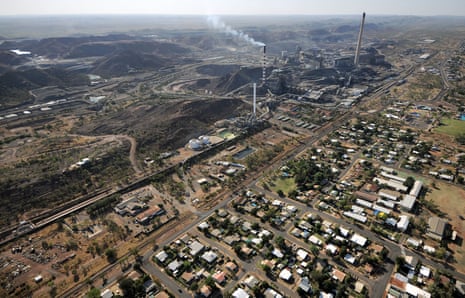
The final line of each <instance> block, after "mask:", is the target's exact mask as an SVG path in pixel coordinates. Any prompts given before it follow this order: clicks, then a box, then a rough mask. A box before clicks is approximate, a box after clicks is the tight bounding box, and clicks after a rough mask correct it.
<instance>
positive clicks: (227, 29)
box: [207, 16, 265, 47]
mask: <svg viewBox="0 0 465 298" xmlns="http://www.w3.org/2000/svg"><path fill="white" fill-rule="evenodd" d="M207 23H208V25H209V26H210V27H212V28H213V29H215V30H218V31H220V32H224V33H226V34H229V35H232V36H235V37H237V38H239V39H242V40H244V41H246V42H248V43H250V44H251V45H254V46H260V47H263V46H264V45H265V44H264V43H263V42H260V41H256V40H255V39H253V38H252V37H250V36H249V35H247V34H246V33H244V32H242V31H239V30H236V29H233V28H232V27H231V26H229V25H226V24H225V23H224V22H223V21H222V20H220V18H218V17H216V16H208V18H207Z"/></svg>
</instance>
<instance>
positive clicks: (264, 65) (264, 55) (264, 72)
mask: <svg viewBox="0 0 465 298" xmlns="http://www.w3.org/2000/svg"><path fill="white" fill-rule="evenodd" d="M262 82H263V85H265V83H266V45H263V66H262Z"/></svg>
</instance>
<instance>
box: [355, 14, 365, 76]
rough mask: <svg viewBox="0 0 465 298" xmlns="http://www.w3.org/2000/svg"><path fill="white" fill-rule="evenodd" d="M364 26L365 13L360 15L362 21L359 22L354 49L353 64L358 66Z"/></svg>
mask: <svg viewBox="0 0 465 298" xmlns="http://www.w3.org/2000/svg"><path fill="white" fill-rule="evenodd" d="M364 26H365V13H363V15H362V23H361V24H360V32H359V33H358V42H357V49H356V50H355V58H354V66H355V67H358V60H359V58H360V48H361V47H362V35H363V27H364Z"/></svg>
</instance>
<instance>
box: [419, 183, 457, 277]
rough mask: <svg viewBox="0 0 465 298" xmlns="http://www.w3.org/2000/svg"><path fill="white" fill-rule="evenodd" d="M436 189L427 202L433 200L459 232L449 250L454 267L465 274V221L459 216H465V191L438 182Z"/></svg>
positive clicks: (453, 227)
mask: <svg viewBox="0 0 465 298" xmlns="http://www.w3.org/2000/svg"><path fill="white" fill-rule="evenodd" d="M435 184H436V188H431V189H432V192H431V193H429V194H428V195H427V196H426V199H427V200H432V201H433V202H434V203H435V204H436V205H437V206H438V207H439V209H440V210H441V211H443V212H445V213H446V214H447V215H448V219H449V223H450V225H451V226H452V230H454V231H457V238H458V241H456V242H455V243H451V244H449V248H450V249H451V250H452V251H453V252H454V256H453V257H454V259H455V262H454V264H453V265H454V267H455V268H456V269H457V271H460V272H462V273H463V272H465V243H464V242H463V239H464V238H465V220H462V219H461V218H460V217H459V216H463V215H464V214H465V190H464V189H462V188H460V187H457V186H454V185H450V184H447V183H443V182H436V183H435Z"/></svg>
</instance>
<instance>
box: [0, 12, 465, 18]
mask: <svg viewBox="0 0 465 298" xmlns="http://www.w3.org/2000/svg"><path fill="white" fill-rule="evenodd" d="M362 13H363V11H361V12H360V13H335V14H315V13H312V14H311V13H294V14H281V13H275V14H273V13H270V14H248V13H245V14H237V13H234V14H187V13H179V14H174V13H143V12H141V13H81V14H76V13H60V14H58V13H53V14H2V13H0V17H60V16H63V17H66V16H80V17H82V16H108V17H118V16H167V17H170V16H171V17H181V16H182V17H207V16H220V17H294V16H318V17H320V16H321V17H325V16H326V17H334V16H359V15H361V14H362ZM367 15H370V16H384V17H385V16H398V17H402V16H405V17H412V16H413V17H465V15H454V14H389V13H386V14H384V13H367Z"/></svg>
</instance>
